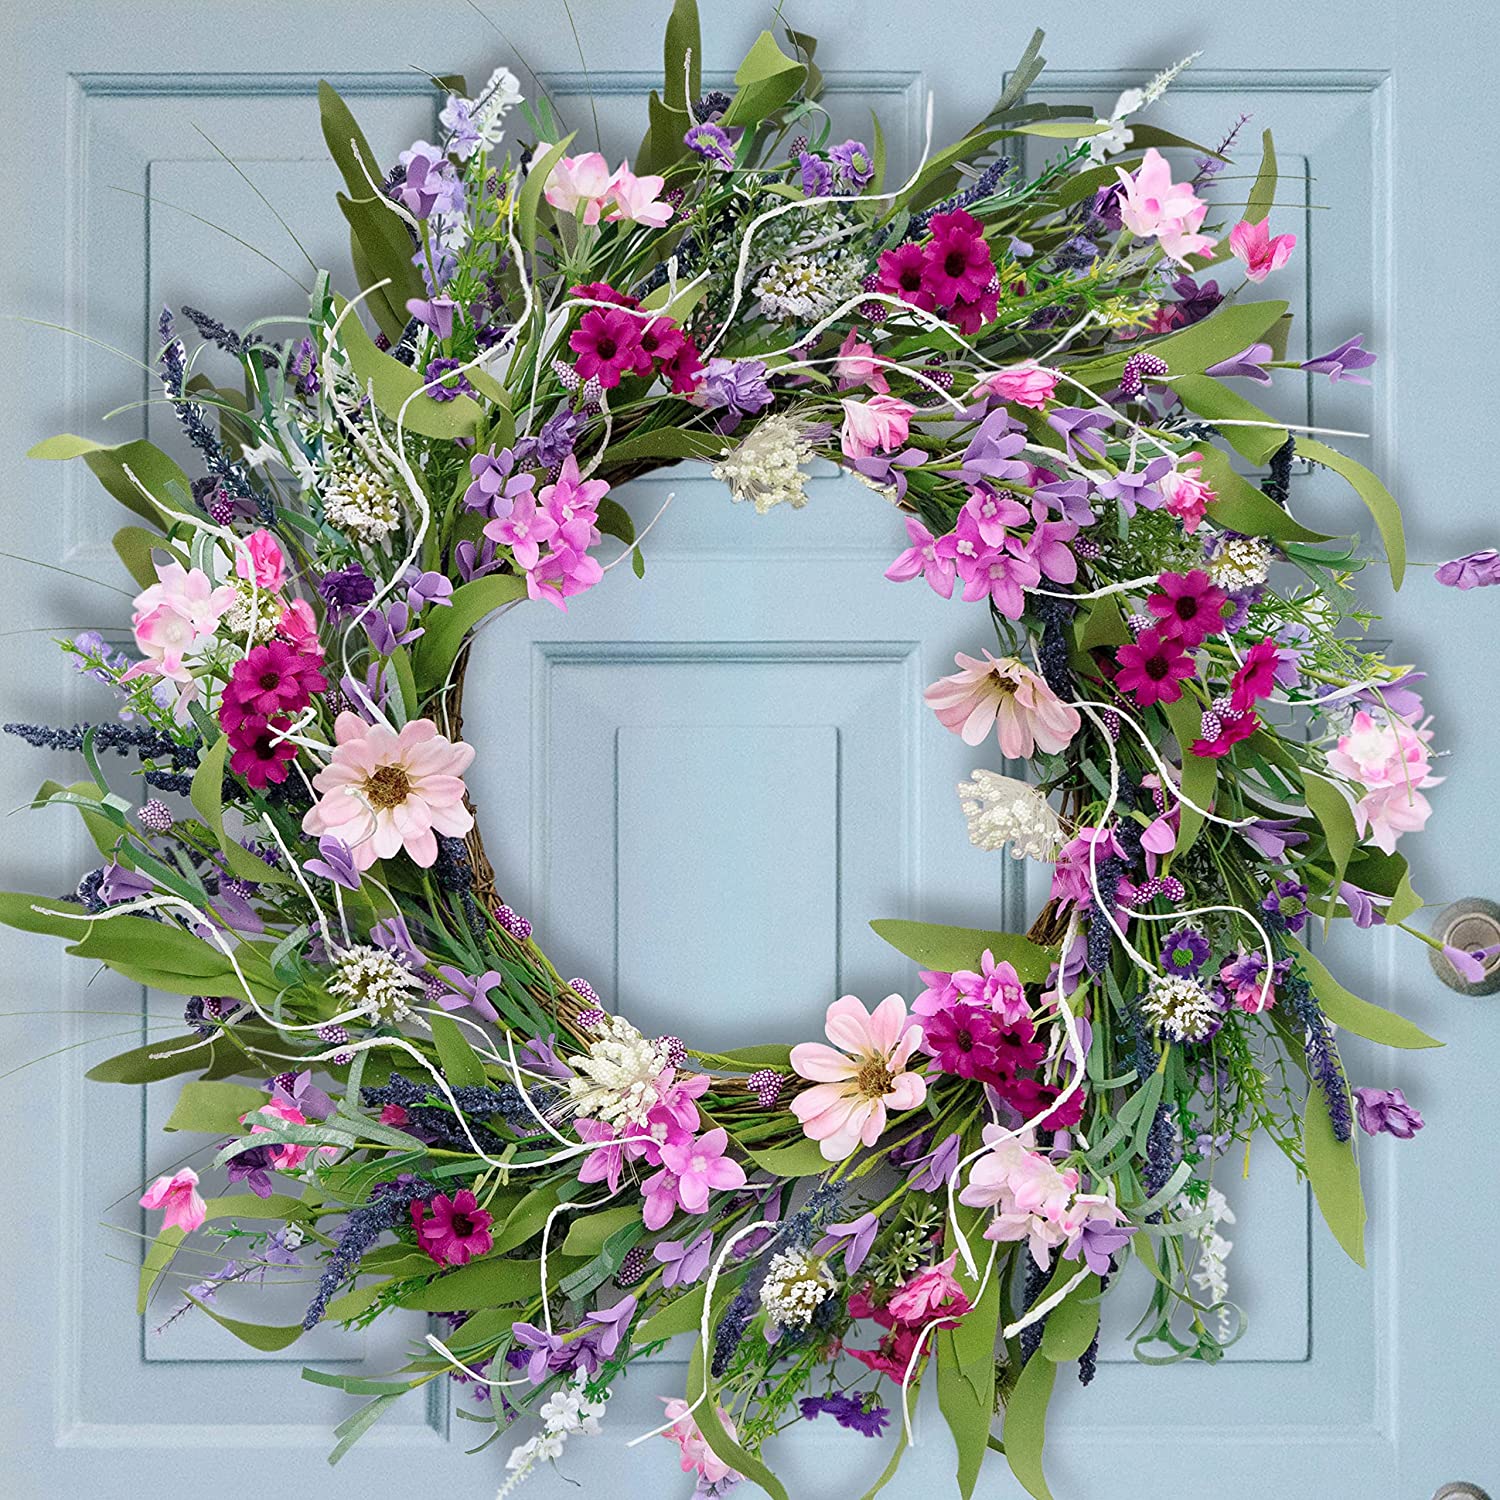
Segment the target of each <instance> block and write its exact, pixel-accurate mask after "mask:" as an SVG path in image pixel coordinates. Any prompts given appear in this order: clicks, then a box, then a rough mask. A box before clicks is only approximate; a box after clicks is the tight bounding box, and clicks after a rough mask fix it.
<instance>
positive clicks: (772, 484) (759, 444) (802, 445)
mask: <svg viewBox="0 0 1500 1500" xmlns="http://www.w3.org/2000/svg"><path fill="white" fill-rule="evenodd" d="M814 430H815V429H814V426H813V424H810V423H808V422H804V421H802V420H801V419H799V418H797V417H795V416H792V415H790V414H789V413H787V412H775V413H773V414H772V415H771V416H769V417H766V418H764V419H763V420H762V421H760V422H758V423H757V424H756V426H755V427H754V428H753V429H752V430H751V432H750V435H749V436H748V437H747V438H746V439H745V440H744V442H742V443H741V444H740V445H739V447H737V448H734V449H732V450H730V451H729V452H728V453H726V454H725V455H724V456H723V457H722V458H721V459H720V460H719V462H718V463H716V464H715V465H714V468H713V475H714V478H715V479H717V480H719V481H720V483H722V484H727V485H728V486H729V490H730V493H731V494H732V495H733V497H734V498H735V499H736V500H751V501H753V502H754V504H755V509H756V510H757V511H758V512H759V513H760V514H761V515H765V513H766V512H767V511H768V510H770V509H771V507H772V506H774V505H780V504H782V503H783V502H785V503H787V504H788V505H790V506H792V507H793V509H795V510H800V509H801V508H802V507H803V506H804V505H806V504H807V492H806V490H804V489H803V484H804V482H805V480H806V478H807V476H806V475H805V474H804V473H803V472H802V465H803V464H805V463H806V462H807V461H808V459H810V458H812V457H813V455H814V452H815V449H814V448H813V444H812V440H811V437H810V434H811V433H812V432H813V431H814Z"/></svg>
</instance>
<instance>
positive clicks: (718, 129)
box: [682, 125, 734, 172]
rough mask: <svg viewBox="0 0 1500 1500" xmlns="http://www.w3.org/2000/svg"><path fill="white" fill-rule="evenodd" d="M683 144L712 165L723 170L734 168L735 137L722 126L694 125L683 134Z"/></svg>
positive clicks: (730, 170)
mask: <svg viewBox="0 0 1500 1500" xmlns="http://www.w3.org/2000/svg"><path fill="white" fill-rule="evenodd" d="M682 144H683V145H684V146H686V147H687V148H688V150H689V151H691V152H692V153H693V154H694V155H695V156H701V157H702V158H703V160H704V161H706V162H707V163H708V164H709V165H710V166H714V167H718V168H719V169H720V171H723V172H732V171H733V170H734V139H733V137H732V136H731V135H730V134H729V132H728V131H727V130H725V129H724V128H723V127H722V126H720V125H694V126H693V128H692V129H691V130H689V131H688V133H687V134H686V135H685V136H683V138H682Z"/></svg>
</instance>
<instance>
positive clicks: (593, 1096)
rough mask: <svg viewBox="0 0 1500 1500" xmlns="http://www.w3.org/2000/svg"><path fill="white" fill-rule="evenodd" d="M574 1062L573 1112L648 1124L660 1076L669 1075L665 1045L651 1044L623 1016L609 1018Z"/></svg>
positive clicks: (615, 1121)
mask: <svg viewBox="0 0 1500 1500" xmlns="http://www.w3.org/2000/svg"><path fill="white" fill-rule="evenodd" d="M572 1062H573V1067H574V1076H573V1077H572V1078H570V1079H569V1080H568V1095H569V1097H570V1098H571V1100H572V1101H573V1107H574V1109H575V1110H576V1111H577V1112H578V1113H579V1114H580V1115H587V1116H588V1117H589V1118H590V1119H591V1120H600V1121H603V1123H604V1124H606V1125H623V1126H632V1127H635V1128H639V1127H641V1126H642V1125H644V1124H645V1123H646V1115H647V1114H648V1113H649V1111H650V1110H651V1107H652V1106H653V1105H654V1104H655V1103H656V1102H657V1101H658V1100H659V1099H660V1098H661V1092H662V1091H661V1081H660V1080H661V1075H662V1073H663V1072H667V1073H668V1074H669V1076H670V1067H669V1062H668V1055H667V1048H666V1046H665V1045H664V1044H663V1043H662V1042H659V1041H655V1042H653V1041H647V1039H646V1038H645V1037H643V1036H642V1035H641V1034H640V1032H639V1031H637V1030H636V1029H635V1027H634V1026H632V1025H631V1024H630V1022H629V1021H627V1020H626V1019H625V1017H624V1016H609V1017H606V1019H605V1021H604V1023H603V1028H602V1033H601V1035H599V1036H597V1037H596V1038H595V1039H594V1040H593V1041H592V1042H590V1043H589V1050H588V1055H587V1056H584V1057H578V1058H574V1059H572Z"/></svg>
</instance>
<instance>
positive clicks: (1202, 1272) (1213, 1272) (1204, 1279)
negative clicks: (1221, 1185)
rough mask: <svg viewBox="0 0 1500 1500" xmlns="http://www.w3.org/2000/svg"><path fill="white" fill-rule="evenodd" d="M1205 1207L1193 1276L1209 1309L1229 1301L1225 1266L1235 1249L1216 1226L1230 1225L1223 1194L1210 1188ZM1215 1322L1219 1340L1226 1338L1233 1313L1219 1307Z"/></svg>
mask: <svg viewBox="0 0 1500 1500" xmlns="http://www.w3.org/2000/svg"><path fill="white" fill-rule="evenodd" d="M1178 1203H1179V1205H1180V1206H1182V1207H1184V1208H1188V1209H1191V1208H1192V1205H1191V1204H1190V1203H1187V1201H1186V1200H1184V1199H1181V1198H1179V1199H1178ZM1204 1207H1205V1208H1206V1210H1207V1213H1208V1220H1207V1222H1206V1223H1205V1224H1204V1225H1203V1227H1202V1229H1200V1230H1199V1231H1198V1247H1199V1255H1198V1265H1197V1268H1196V1270H1195V1271H1194V1272H1193V1284H1194V1285H1195V1286H1197V1287H1198V1288H1199V1289H1200V1290H1201V1291H1203V1292H1204V1293H1205V1294H1206V1295H1205V1299H1204V1300H1205V1301H1207V1302H1208V1303H1209V1304H1210V1305H1212V1304H1213V1303H1216V1302H1228V1300H1229V1272H1228V1268H1227V1264H1226V1263H1227V1261H1228V1259H1229V1252H1230V1251H1231V1250H1233V1249H1234V1241H1233V1240H1228V1239H1225V1238H1224V1236H1223V1235H1222V1234H1221V1233H1220V1232H1219V1226H1220V1225H1221V1224H1233V1223H1234V1215H1233V1213H1231V1212H1230V1209H1229V1203H1228V1201H1227V1200H1226V1199H1225V1197H1224V1195H1223V1193H1221V1192H1220V1191H1219V1190H1218V1188H1216V1187H1211V1188H1209V1190H1208V1201H1207V1203H1206V1204H1205V1205H1204ZM1218 1318H1219V1337H1220V1338H1221V1339H1222V1338H1228V1337H1229V1331H1230V1328H1231V1327H1232V1326H1233V1322H1234V1318H1233V1313H1232V1310H1231V1309H1230V1308H1228V1307H1221V1308H1220V1309H1219V1313H1218Z"/></svg>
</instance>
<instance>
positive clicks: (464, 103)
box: [438, 68, 522, 160]
mask: <svg viewBox="0 0 1500 1500" xmlns="http://www.w3.org/2000/svg"><path fill="white" fill-rule="evenodd" d="M521 99H522V94H521V83H520V80H519V79H518V78H517V77H516V75H515V74H514V73H512V72H511V70H510V69H509V68H496V69H495V71H494V72H493V73H491V74H490V77H489V82H488V83H486V84H485V86H484V87H483V88H482V89H480V91H479V92H478V94H476V95H475V96H474V98H472V99H463V98H460V97H459V96H458V95H457V94H449V96H448V103H447V104H446V105H445V106H444V108H443V112H442V113H441V114H440V115H439V116H438V119H439V121H440V122H441V124H442V126H443V128H444V129H445V130H447V132H448V133H449V135H450V136H453V137H454V138H455V140H454V143H453V145H452V150H453V152H454V154H455V155H456V156H459V157H461V158H463V159H465V160H467V158H469V157H470V156H472V155H473V154H474V153H475V152H476V151H477V150H479V148H480V147H481V146H483V147H484V149H485V150H486V151H493V150H494V149H495V147H496V146H498V145H499V144H500V142H501V141H502V140H503V139H504V138H505V116H506V115H507V114H508V113H509V112H510V111H511V109H513V108H514V107H515V106H516V105H517V104H519V103H520V102H521Z"/></svg>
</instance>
